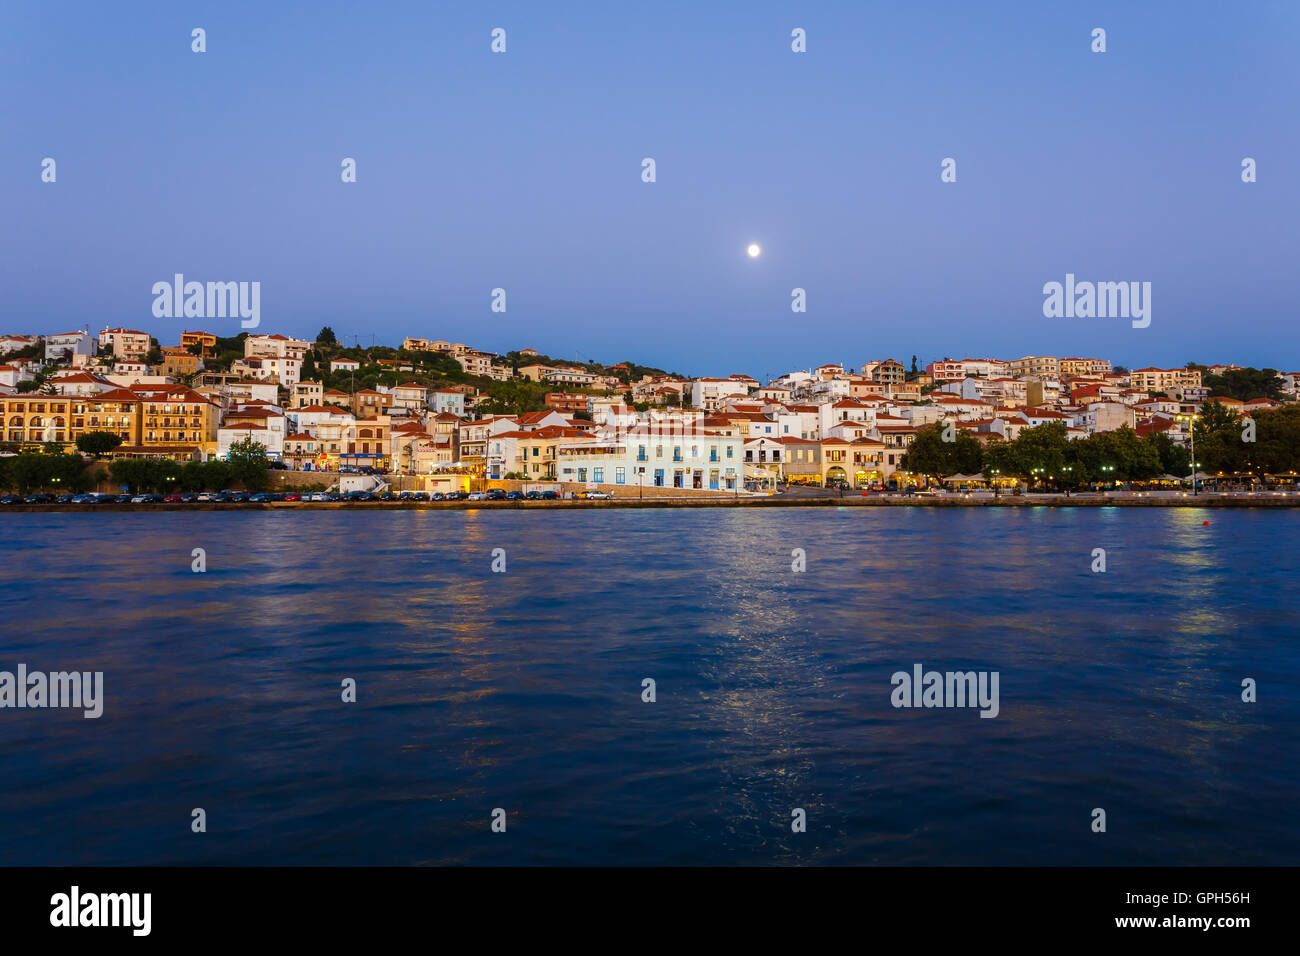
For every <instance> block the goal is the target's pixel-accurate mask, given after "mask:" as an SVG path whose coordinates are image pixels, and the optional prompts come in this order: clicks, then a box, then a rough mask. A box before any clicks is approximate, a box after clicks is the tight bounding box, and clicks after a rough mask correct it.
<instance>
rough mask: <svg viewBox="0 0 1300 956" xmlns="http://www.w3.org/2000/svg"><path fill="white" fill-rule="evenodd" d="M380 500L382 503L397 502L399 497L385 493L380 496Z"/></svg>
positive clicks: (388, 492) (389, 492)
mask: <svg viewBox="0 0 1300 956" xmlns="http://www.w3.org/2000/svg"><path fill="white" fill-rule="evenodd" d="M379 500H380V501H396V500H397V495H395V494H393V493H392V492H391V491H385V492H384V493H383V494H381V495H380V496H379Z"/></svg>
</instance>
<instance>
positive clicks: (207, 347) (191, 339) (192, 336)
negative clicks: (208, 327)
mask: <svg viewBox="0 0 1300 956" xmlns="http://www.w3.org/2000/svg"><path fill="white" fill-rule="evenodd" d="M191 345H197V346H198V347H199V349H200V350H201V352H202V354H203V355H208V354H210V353H211V352H214V351H216V348H217V337H216V336H215V335H213V334H212V333H211V332H182V333H181V348H183V349H188V348H189V347H190V346H191Z"/></svg>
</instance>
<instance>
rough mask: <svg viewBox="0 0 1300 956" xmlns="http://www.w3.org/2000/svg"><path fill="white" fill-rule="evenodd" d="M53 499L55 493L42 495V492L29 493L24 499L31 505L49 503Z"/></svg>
mask: <svg viewBox="0 0 1300 956" xmlns="http://www.w3.org/2000/svg"><path fill="white" fill-rule="evenodd" d="M53 500H54V496H53V495H42V494H35V495H28V496H27V497H26V498H24V499H23V501H24V502H25V503H26V504H29V505H48V504H49V503H50V502H51V501H53Z"/></svg>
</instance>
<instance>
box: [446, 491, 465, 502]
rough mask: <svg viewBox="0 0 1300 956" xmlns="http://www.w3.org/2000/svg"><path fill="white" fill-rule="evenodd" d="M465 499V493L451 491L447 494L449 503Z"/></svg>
mask: <svg viewBox="0 0 1300 956" xmlns="http://www.w3.org/2000/svg"><path fill="white" fill-rule="evenodd" d="M464 498H465V492H463V491H449V492H447V494H446V500H447V501H461V500H463V499H464Z"/></svg>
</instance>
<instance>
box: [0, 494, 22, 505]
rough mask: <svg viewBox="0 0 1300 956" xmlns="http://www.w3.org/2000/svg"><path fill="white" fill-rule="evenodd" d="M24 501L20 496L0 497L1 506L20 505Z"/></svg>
mask: <svg viewBox="0 0 1300 956" xmlns="http://www.w3.org/2000/svg"><path fill="white" fill-rule="evenodd" d="M22 503H23V499H22V498H21V497H20V496H18V495H0V505H20V504H22Z"/></svg>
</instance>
